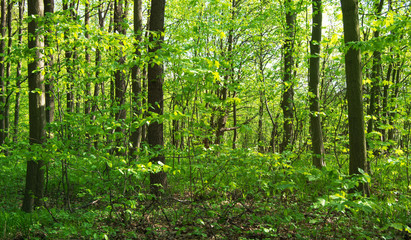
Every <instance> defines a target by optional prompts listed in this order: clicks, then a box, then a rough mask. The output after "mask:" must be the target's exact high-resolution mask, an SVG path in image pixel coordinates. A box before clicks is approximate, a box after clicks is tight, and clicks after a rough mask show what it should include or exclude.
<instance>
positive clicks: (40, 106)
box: [22, 0, 46, 212]
mask: <svg viewBox="0 0 411 240" xmlns="http://www.w3.org/2000/svg"><path fill="white" fill-rule="evenodd" d="M28 15H29V16H31V19H30V21H29V24H28V33H29V38H28V48H29V49H30V51H31V52H32V53H33V59H32V60H31V61H29V62H28V81H29V121H30V144H31V146H32V148H33V150H32V151H33V152H34V153H35V152H36V148H37V150H38V149H39V148H38V147H37V146H38V145H41V144H43V143H44V141H45V136H46V132H45V125H46V113H45V107H46V106H45V102H46V99H45V89H44V75H43V73H42V71H41V69H43V68H44V60H43V53H42V52H43V51H42V50H43V47H44V42H43V41H44V40H43V36H42V35H41V34H40V32H39V31H38V30H39V29H41V26H39V18H42V17H43V16H44V5H43V1H42V0H29V1H28ZM39 70H40V71H39ZM43 166H44V160H43V159H38V158H37V159H35V158H33V159H30V160H28V161H27V172H26V188H25V191H24V199H23V206H22V209H23V211H25V212H31V211H32V210H33V208H34V207H35V206H40V205H41V204H42V197H43V192H44V169H43Z"/></svg>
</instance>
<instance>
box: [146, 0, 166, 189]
mask: <svg viewBox="0 0 411 240" xmlns="http://www.w3.org/2000/svg"><path fill="white" fill-rule="evenodd" d="M165 4H166V3H165V0H151V9H150V27H149V28H150V31H152V34H150V42H151V43H152V44H153V47H149V49H148V52H149V56H150V55H151V54H154V55H155V54H158V50H160V49H161V43H162V42H163V40H164V12H165ZM163 71H164V70H163V63H158V62H150V63H149V64H148V79H147V80H148V105H149V112H150V113H151V114H152V115H153V116H156V117H161V115H163V104H164V103H163V81H164V77H163ZM147 141H148V144H149V146H150V148H151V150H152V151H156V153H154V154H153V157H151V159H150V162H152V163H153V164H158V163H159V162H161V163H163V164H165V157H164V155H163V153H162V152H161V151H162V148H163V147H164V139H163V123H162V120H161V119H159V120H158V121H156V120H155V121H152V122H151V123H150V125H149V126H148V129H147ZM166 184H167V175H166V173H165V172H164V171H160V172H157V173H150V188H151V191H152V193H154V194H155V195H159V194H160V189H162V188H164V187H165V186H166Z"/></svg>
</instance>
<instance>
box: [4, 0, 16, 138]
mask: <svg viewBox="0 0 411 240" xmlns="http://www.w3.org/2000/svg"><path fill="white" fill-rule="evenodd" d="M13 4H14V3H13V2H11V0H7V36H8V43H7V55H8V56H10V54H11V49H12V43H13V41H12V40H13V36H12V35H13V33H12V27H11V21H12V18H11V17H12V10H13ZM10 74H11V61H7V66H6V84H5V93H6V95H8V94H9V84H10ZM9 127H10V104H9V101H8V97H7V98H6V105H5V106H4V137H5V138H6V139H7V138H9V135H10V133H9Z"/></svg>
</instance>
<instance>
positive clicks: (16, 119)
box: [13, 0, 24, 142]
mask: <svg viewBox="0 0 411 240" xmlns="http://www.w3.org/2000/svg"><path fill="white" fill-rule="evenodd" d="M23 13H24V0H21V1H19V23H18V30H17V31H18V35H19V36H18V44H19V45H21V43H22V41H23V36H22V33H23V30H22V24H23ZM21 81H22V76H21V62H20V61H19V62H18V63H17V67H16V87H17V89H18V91H17V92H16V97H15V104H14V134H13V142H17V137H18V133H19V120H20V89H21Z"/></svg>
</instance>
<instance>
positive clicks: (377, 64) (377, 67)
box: [367, 0, 384, 133]
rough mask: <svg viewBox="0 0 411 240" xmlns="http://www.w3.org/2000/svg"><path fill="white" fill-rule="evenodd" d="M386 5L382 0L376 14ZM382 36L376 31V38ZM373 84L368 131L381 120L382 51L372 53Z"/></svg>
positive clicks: (379, 13)
mask: <svg viewBox="0 0 411 240" xmlns="http://www.w3.org/2000/svg"><path fill="white" fill-rule="evenodd" d="M383 5H384V0H380V3H379V4H377V5H376V15H377V16H380V15H381V11H382V7H383ZM379 36H380V31H379V30H377V31H375V32H374V38H378V37H379ZM372 59H373V64H372V72H371V79H372V86H371V96H370V106H369V109H368V115H370V116H371V117H370V119H369V120H368V126H367V132H368V133H371V132H373V131H374V128H375V122H376V121H378V120H379V111H378V109H379V105H380V82H381V52H380V51H374V52H373V55H372Z"/></svg>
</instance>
